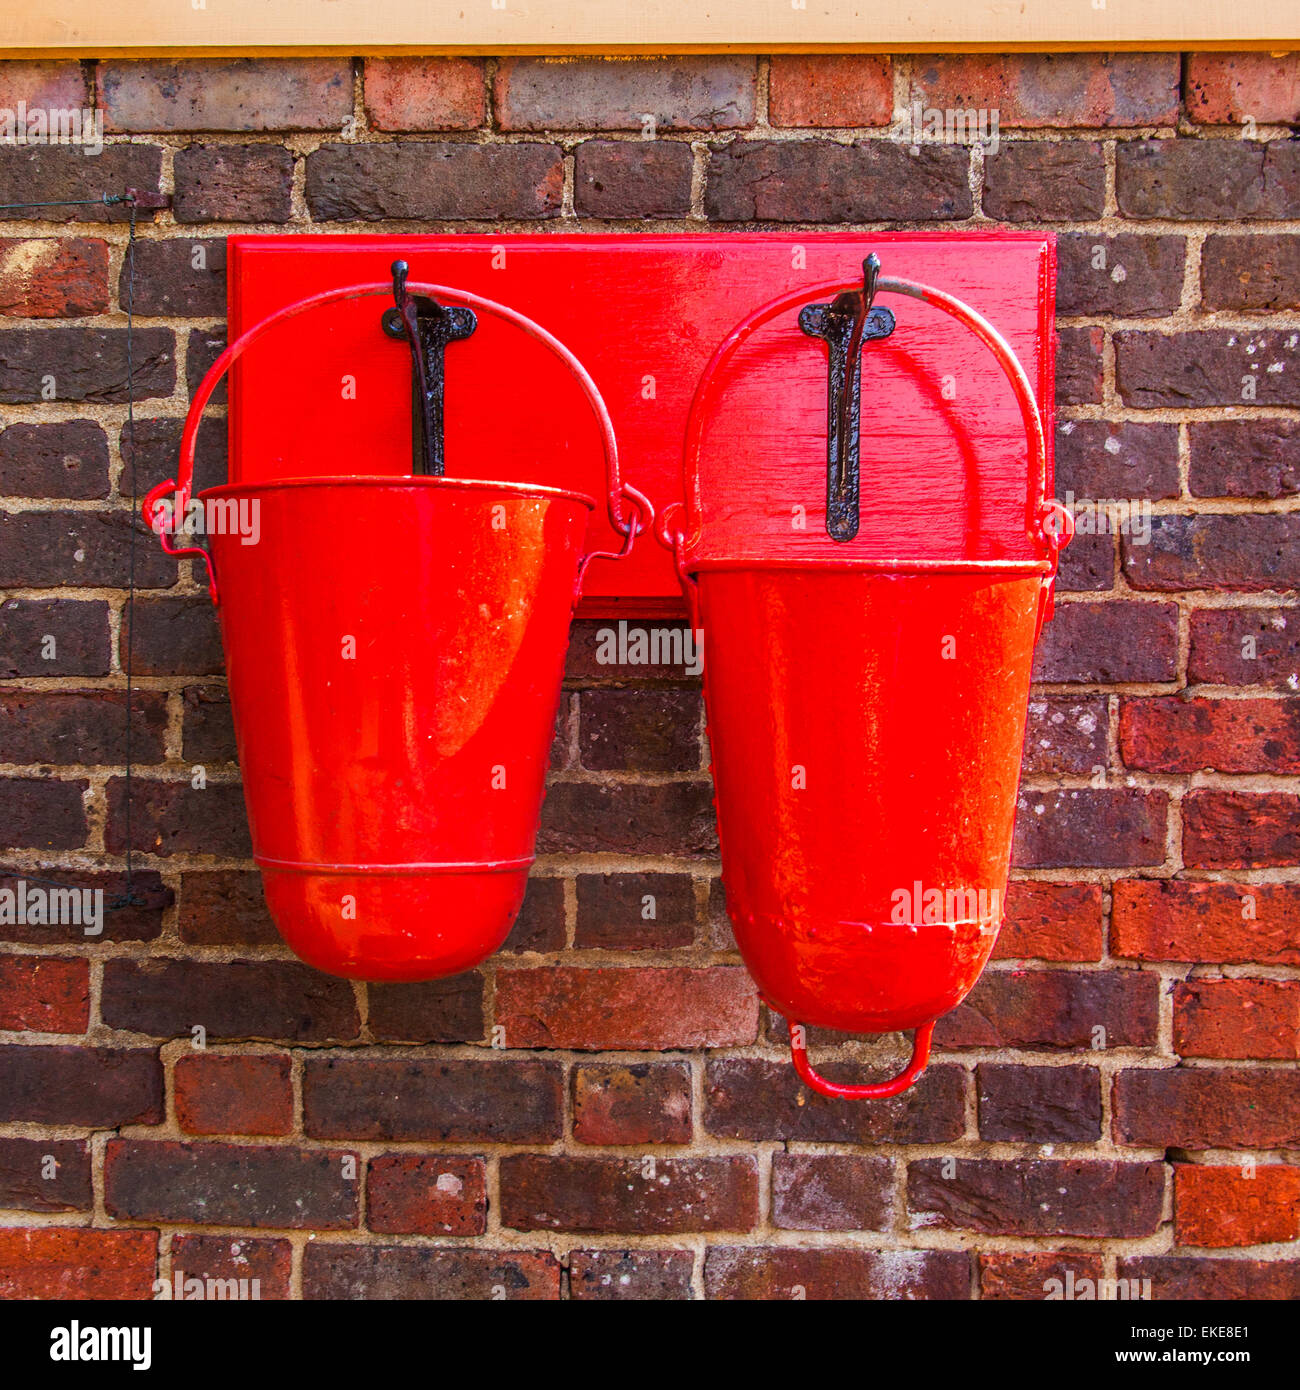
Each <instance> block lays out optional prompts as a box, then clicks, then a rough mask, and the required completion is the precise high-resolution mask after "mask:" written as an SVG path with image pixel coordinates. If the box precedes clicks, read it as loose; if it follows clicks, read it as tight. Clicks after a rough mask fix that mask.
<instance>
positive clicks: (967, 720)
mask: <svg viewBox="0 0 1300 1390" xmlns="http://www.w3.org/2000/svg"><path fill="white" fill-rule="evenodd" d="M853 288H854V287H853V286H849V285H844V284H840V283H832V284H822V285H818V286H815V287H812V288H811V289H807V290H802V291H796V292H793V293H790V294H786V295H783V296H781V297H780V298H779V299H776V300H773V301H772V302H770V303H769V304H767V305H764V306H763V307H762V308H761V309H759V310H757V311H756V312H755V313H754V314H753V315H752V316H751V317H750V318H748V319H747V320H745V321H744V322H743V323H741V324H740V325H738V326H737V327H736V328H735V329H734V330H733V331H732V332H731V334H730V335H729V336H728V337H727V338H726V339H725V340H724V341H723V343H722V344H721V346H720V347H719V349H718V351H717V352H716V353H715V354H714V357H713V359H712V361H711V362H710V363H709V366H708V368H707V369H706V371H705V373H704V375H703V377H702V378H701V380H700V383H699V387H698V390H697V392H696V395H695V399H694V402H693V405H692V410H691V415H690V421H689V424H688V426H687V434H686V446H685V458H684V473H685V495H686V502H685V504H684V506H682V505H680V504H679V505H677V506H674V507H671V508H669V509H667V511H665V512H664V513H663V515H662V517H661V523H660V533H659V534H660V539H661V540H662V541H664V543H666V544H668V545H670V546H672V547H673V549H674V550H675V553H676V557H677V564H678V570H679V574H680V576H681V579H682V584H683V587H684V589H685V591H686V594H687V598H688V602H689V603H690V606H691V610H692V621H693V622H694V624H695V625H696V626H697V627H698V628H702V629H703V632H704V636H705V643H706V647H705V663H704V691H705V702H706V708H707V718H708V732H709V742H710V746H711V751H712V770H713V779H714V784H715V790H716V799H715V804H716V808H717V816H718V827H719V836H720V841H721V854H722V877H723V884H724V886H725V889H726V899H727V910H728V913H729V916H730V918H731V922H732V925H733V928H734V931H735V937H736V941H737V943H738V945H739V947H740V951H741V954H742V955H743V957H744V960H745V963H746V965H747V966H748V968H749V970H750V973H751V974H752V975H753V977H754V979H755V981H756V982H757V984H758V987H759V990H760V993H761V994H762V996H763V998H764V999H765V1000H766V1001H767V1003H768V1004H769V1005H770V1006H771V1007H772V1008H774V1009H775V1010H777V1011H779V1012H780V1013H781V1014H782V1015H784V1017H785V1018H786V1019H787V1020H788V1022H789V1024H790V1035H791V1047H792V1051H793V1057H794V1062H795V1065H796V1067H797V1069H798V1071H799V1074H800V1076H801V1077H802V1078H803V1079H804V1080H805V1081H806V1082H807V1083H808V1084H809V1085H810V1086H811V1087H813V1089H815V1090H817V1091H819V1092H820V1093H822V1094H824V1095H828V1096H843V1097H856V1098H870V1097H881V1096H889V1095H895V1094H897V1093H898V1092H899V1091H902V1090H904V1089H906V1088H907V1087H908V1086H910V1085H911V1084H912V1083H913V1082H914V1081H915V1080H916V1078H917V1077H918V1076H919V1075H920V1073H921V1071H922V1069H923V1068H924V1066H925V1064H926V1061H927V1059H928V1055H929V1047H930V1037H931V1034H932V1032H933V1029H934V1024H935V1020H936V1019H937V1018H938V1017H939V1016H940V1015H942V1014H944V1013H946V1012H947V1011H948V1010H950V1009H952V1008H953V1007H954V1006H955V1005H956V1004H958V1003H959V1002H960V1001H961V1000H962V999H963V998H964V997H965V995H966V993H967V992H968V991H969V990H970V988H971V986H972V985H973V984H974V982H975V980H976V978H977V977H978V975H979V973H980V971H981V970H982V969H983V967H984V964H985V962H986V961H987V960H988V957H989V953H990V951H991V950H992V947H993V943H994V940H995V938H996V936H997V932H998V928H999V926H1000V923H1001V920H1002V900H1003V896H1004V894H1005V890H1006V883H1007V874H1008V867H1009V862H1010V852H1011V836H1012V826H1013V821H1014V815H1015V802H1016V791H1017V785H1018V781H1019V773H1020V756H1021V744H1022V741H1023V738H1024V730H1025V719H1026V712H1027V706H1028V697H1029V684H1030V667H1031V663H1032V659H1033V652H1034V644H1035V641H1036V639H1037V636H1038V633H1039V630H1040V628H1041V625H1042V622H1043V621H1044V619H1045V618H1046V617H1048V616H1050V613H1051V602H1052V584H1053V580H1054V577H1055V573H1056V565H1057V555H1058V552H1059V550H1060V548H1061V546H1062V544H1064V543H1065V542H1066V541H1067V540H1068V534H1069V530H1070V522H1069V517H1068V515H1067V514H1065V513H1064V511H1063V509H1062V508H1061V507H1060V505H1059V504H1058V503H1056V502H1054V501H1050V500H1048V499H1047V498H1046V496H1045V491H1046V476H1047V454H1046V442H1045V438H1044V431H1043V423H1042V419H1041V416H1040V414H1039V411H1038V407H1037V404H1036V403H1035V400H1034V393H1033V389H1032V387H1031V386H1030V383H1029V380H1028V378H1027V376H1026V374H1025V371H1024V369H1023V367H1022V366H1021V365H1020V363H1019V361H1018V360H1017V359H1016V357H1015V355H1014V353H1013V352H1012V350H1011V348H1010V347H1009V346H1008V345H1007V344H1006V342H1005V341H1004V340H1003V339H1002V338H1001V336H1000V335H999V334H998V333H997V331H996V330H995V329H994V328H993V327H992V326H991V325H990V324H989V323H987V322H986V321H985V320H984V319H983V318H981V317H980V316H979V315H978V314H977V313H975V311H974V310H973V309H970V308H969V307H968V306H967V305H965V304H963V303H961V302H960V301H959V300H957V299H954V298H953V297H952V296H950V295H947V294H945V293H943V292H941V291H939V290H934V289H930V288H928V287H926V286H923V285H918V284H914V283H912V282H910V281H906V280H899V279H880V280H879V281H878V282H876V283H875V284H874V287H873V288H874V291H875V292H879V293H885V294H896V295H905V296H911V297H913V298H915V299H919V300H922V301H924V302H925V303H926V304H929V305H931V306H933V307H935V308H937V309H939V310H941V311H944V312H946V313H947V314H950V315H953V316H955V317H956V318H957V319H958V320H959V321H960V322H961V323H963V324H965V325H966V326H967V327H968V328H969V329H970V330H971V331H972V332H973V333H975V334H976V336H977V337H978V338H979V339H980V340H981V341H982V342H983V343H984V344H985V345H986V346H987V347H988V348H989V349H990V350H991V351H992V352H993V354H994V356H995V357H996V359H997V361H998V363H999V365H1000V366H1001V368H1002V371H1003V373H1004V374H1005V377H1006V379H1007V380H1008V381H1009V382H1010V384H1011V387H1012V389H1013V391H1014V392H1015V395H1016V399H1017V401H1018V403H1019V407H1020V413H1021V416H1022V418H1023V421H1024V425H1025V429H1026V432H1027V434H1028V438H1029V467H1028V495H1027V497H1026V499H1025V513H1024V515H1025V526H1026V535H1027V539H1028V542H1029V546H1030V549H1031V551H1032V553H1031V554H1029V555H1028V556H1027V557H1026V558H1021V559H1003V560H990V559H984V558H976V555H977V553H978V549H979V547H978V546H977V545H976V543H975V538H974V537H973V536H970V537H968V538H967V541H966V543H964V544H963V545H961V546H959V547H956V548H954V553H952V554H951V555H950V556H947V557H938V558H936V557H934V556H927V557H925V558H919V557H916V556H911V555H908V554H907V553H901V554H897V555H894V556H891V557H889V558H881V556H880V555H879V554H878V553H876V554H864V553H863V548H862V547H861V546H860V544H856V543H855V542H854V541H853V540H852V539H850V540H849V541H848V542H847V543H845V544H843V545H842V546H840V547H839V548H838V549H837V551H836V553H835V555H834V556H833V557H831V558H827V556H826V554H825V547H824V546H823V547H821V548H820V551H819V553H817V554H815V555H814V554H811V553H805V551H806V550H808V549H809V547H808V542H807V540H806V539H805V537H807V536H810V535H811V534H812V532H811V530H809V531H805V532H802V533H801V532H800V531H798V530H791V531H790V534H789V538H788V539H787V540H782V542H781V543H780V544H779V545H778V544H772V543H770V542H764V541H763V540H762V539H761V538H760V539H758V540H755V539H753V537H748V538H747V537H746V535H745V528H744V525H743V520H738V518H740V519H743V516H744V514H745V508H746V507H761V506H763V505H764V503H763V502H762V501H761V500H760V501H758V502H755V501H753V500H752V499H750V498H747V497H746V496H745V495H744V492H743V489H744V488H745V487H746V486H747V485H752V484H751V483H750V480H751V479H752V477H753V475H754V473H755V470H753V469H747V468H746V467H745V461H744V460H743V459H736V458H734V457H733V458H729V459H728V460H727V466H726V467H725V468H721V469H719V470H718V471H717V472H716V474H713V475H711V479H712V481H706V482H705V483H702V480H701V467H700V460H701V444H702V439H703V434H704V427H705V423H706V421H707V419H708V418H709V416H710V413H711V412H712V411H713V410H714V408H715V405H716V402H717V398H718V393H719V382H720V381H721V380H722V379H723V376H722V374H723V371H724V369H725V368H726V367H727V366H728V365H729V364H730V363H731V361H732V359H733V357H734V356H735V354H736V352H737V351H738V350H739V348H740V347H741V346H742V344H744V343H745V342H746V340H747V339H749V338H750V336H751V335H753V334H754V333H755V332H757V330H758V329H760V328H761V327H763V326H764V325H765V324H767V323H769V322H771V321H772V320H773V319H775V318H777V317H778V316H780V315H783V314H787V313H788V312H789V311H791V310H792V309H794V308H797V307H798V306H799V305H801V304H804V303H806V302H808V301H810V300H811V299H813V298H815V297H817V296H819V295H826V294H841V293H847V292H849V291H851V290H852V289H853ZM868 303H869V301H868ZM889 324H890V328H889V330H888V331H892V317H891V318H890V319H889ZM805 331H807V330H805ZM856 346H857V348H858V350H859V351H860V349H861V343H860V342H858V343H857V344H856ZM850 360H851V359H850ZM856 423H857V422H856V417H855V419H854V426H855V428H856ZM719 479H720V480H722V481H721V482H719V481H718V480H719ZM730 480H734V487H735V488H736V489H737V490H736V492H735V493H734V495H733V494H732V493H730V492H729V491H728V490H727V489H729V488H731V487H732V486H733V483H732V482H731V481H730ZM863 486H864V487H869V486H870V475H869V472H867V471H866V470H864V474H863ZM712 488H721V489H722V495H721V496H719V495H717V494H716V493H715V495H713V496H712V497H710V496H707V495H706V490H708V489H712ZM770 511H771V509H770V508H769V513H770ZM754 515H758V513H757V512H755V513H754ZM830 516H831V502H830V498H829V494H828V503H827V517H828V526H827V529H828V531H829V529H830V521H829V518H830ZM851 529H852V530H853V532H854V534H856V518H855V522H854V525H853V527H852V528H851ZM837 539H838V538H837ZM954 658H956V659H954ZM808 1025H816V1026H818V1027H824V1028H830V1029H837V1030H842V1031H845V1032H851V1033H860V1032H870V1033H879V1032H892V1031H895V1030H902V1029H914V1030H915V1037H914V1044H913V1054H912V1058H911V1061H910V1063H909V1064H908V1066H907V1067H906V1069H905V1070H904V1071H903V1072H902V1073H901V1074H900V1075H898V1076H896V1077H894V1078H892V1079H891V1080H889V1081H885V1082H881V1083H878V1084H864V1085H840V1084H837V1083H835V1082H832V1081H829V1080H827V1079H826V1078H824V1077H822V1076H821V1075H820V1074H819V1073H817V1072H816V1071H815V1070H814V1069H813V1066H812V1064H811V1062H810V1061H809V1059H808V1055H807V1042H806V1037H805V1030H806V1027H807V1026H808Z"/></svg>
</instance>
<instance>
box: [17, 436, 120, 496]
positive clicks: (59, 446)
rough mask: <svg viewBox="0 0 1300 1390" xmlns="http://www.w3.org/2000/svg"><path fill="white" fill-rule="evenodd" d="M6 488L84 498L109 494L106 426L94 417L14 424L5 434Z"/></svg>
mask: <svg viewBox="0 0 1300 1390" xmlns="http://www.w3.org/2000/svg"><path fill="white" fill-rule="evenodd" d="M0 493H3V494H4V495H5V496H7V497H58V498H64V497H75V498H78V499H83V500H88V499H91V498H102V497H107V496H108V493H109V476H108V440H107V439H106V438H105V437H104V431H103V430H102V429H101V428H100V427H99V426H98V425H97V424H96V423H95V421H93V420H67V421H64V422H63V423H61V424H50V425H23V424H18V425H10V426H9V428H8V429H6V430H4V431H3V433H0Z"/></svg>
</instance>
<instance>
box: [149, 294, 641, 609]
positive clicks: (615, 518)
mask: <svg viewBox="0 0 1300 1390" xmlns="http://www.w3.org/2000/svg"><path fill="white" fill-rule="evenodd" d="M406 288H407V290H408V291H409V292H410V293H411V294H423V295H433V296H437V297H438V298H440V299H447V300H450V301H451V302H453V303H456V304H463V305H465V306H466V307H468V308H471V309H477V310H480V311H481V312H483V313H486V314H491V315H493V316H494V317H496V318H499V319H503V320H504V321H505V322H506V323H510V324H513V325H514V326H515V327H516V328H518V329H521V330H522V331H523V332H524V333H526V334H527V335H528V336H529V337H530V338H533V339H535V340H536V341H537V342H539V343H541V344H542V345H543V346H544V347H546V348H548V349H549V350H550V351H551V352H552V353H553V354H554V355H555V356H556V357H558V358H559V359H560V361H561V362H563V363H564V365H565V366H566V367H567V368H568V369H569V371H570V372H571V373H572V374H573V376H574V377H575V378H576V379H577V382H578V385H579V386H580V387H581V388H582V393H583V395H584V396H585V397H586V400H587V404H588V405H589V406H590V407H591V410H592V414H594V415H595V417H596V421H597V423H598V425H599V426H600V438H601V447H602V450H603V453H604V459H605V476H606V494H605V504H606V507H607V510H608V512H609V520H610V524H611V525H612V526H613V528H614V530H615V531H617V532H618V533H619V534H620V535H621V536H622V537H623V544H622V546H621V548H620V549H619V550H617V551H594V552H592V553H590V554H588V555H586V556H584V557H583V560H582V563H581V565H580V566H579V569H578V582H577V585H576V588H575V593H574V600H575V602H576V601H577V597H578V594H580V593H581V590H582V581H583V578H584V577H585V575H586V571H587V566H588V564H589V563H590V562H591V561H592V560H596V559H605V558H609V559H621V558H622V557H623V556H625V555H627V554H628V553H629V552H630V551H631V549H632V545H633V542H634V540H635V537H636V536H637V535H638V534H640V533H641V532H642V531H647V530H649V529H651V527H652V526H653V524H654V507H653V506H652V505H651V503H650V499H649V498H648V497H646V495H645V494H644V493H643V492H641V491H640V490H639V489H638V488H635V487H633V486H632V484H631V483H629V482H627V481H626V480H624V479H622V478H620V476H619V462H618V440H617V439H616V438H615V435H614V424H613V421H612V420H611V419H610V417H609V409H608V408H607V406H606V405H605V401H604V398H603V397H602V396H601V394H600V391H599V390H598V389H597V387H596V383H595V382H594V381H593V380H592V379H591V374H590V373H589V372H588V371H587V369H586V368H585V367H584V366H583V365H582V363H581V362H580V361H579V360H578V359H577V357H575V356H574V354H573V353H572V352H571V351H570V350H569V349H568V348H567V347H565V345H564V344H563V343H562V342H560V340H559V339H558V338H556V337H555V336H554V335H553V334H551V333H549V332H548V331H547V330H546V329H545V328H543V327H542V326H541V324H539V323H535V322H534V321H533V320H532V319H530V318H528V317H527V315H525V314H521V313H520V312H519V311H518V310H517V309H511V308H510V307H509V306H508V305H505V304H498V303H497V302H496V301H495V300H491V299H485V298H483V297H482V296H481V295H477V294H471V293H470V291H468V290H461V289H456V288H454V287H452V286H450V285H435V284H430V283H424V282H420V283H410V284H408V285H407V287H406ZM392 292H393V286H392V283H391V281H387V280H384V281H371V282H367V283H365V284H357V285H345V286H340V287H339V288H337V289H332V290H322V291H321V292H320V293H319V294H313V295H308V296H307V297H306V298H304V299H299V300H295V301H294V302H293V303H292V304H287V305H285V306H284V308H282V309H277V310H276V312H275V313H273V314H269V315H268V316H267V317H266V318H264V319H262V320H261V321H260V322H258V323H255V324H254V325H253V326H252V327H251V328H249V329H248V330H247V331H245V332H244V333H242V334H241V335H240V336H239V337H238V338H236V339H235V341H234V342H233V343H231V344H230V345H229V346H228V347H227V348H226V349H225V350H224V351H223V352H222V354H221V355H220V356H219V357H218V358H217V360H216V361H215V362H213V364H212V366H211V367H210V368H209V369H208V371H207V374H206V375H205V376H204V378H203V380H202V381H201V382H200V383H199V386H198V389H197V390H196V391H195V392H194V397H193V399H192V400H191V402H190V408H189V412H188V414H187V415H186V416H185V428H184V430H183V432H182V434H181V450H180V473H179V481H178V480H177V479H173V478H169V479H167V480H166V481H165V482H162V483H159V484H158V485H157V486H156V487H153V488H151V489H150V490H149V492H148V493H147V494H146V495H145V498H144V502H143V504H142V507H141V511H142V512H143V515H144V520H145V524H146V525H147V526H148V527H149V528H150V530H152V531H153V532H154V533H155V534H156V535H157V536H158V538H159V540H160V542H161V543H162V547H163V549H164V550H165V551H167V553H168V554H169V555H181V556H184V555H194V556H198V557H200V558H202V559H203V561H204V563H205V564H206V565H207V569H208V592H209V594H210V595H211V597H212V601H213V603H214V604H215V603H216V602H217V601H218V597H217V581H216V574H215V572H214V570H213V568H212V557H211V556H210V555H209V554H208V552H207V551H206V550H203V549H200V548H198V547H194V546H190V547H184V548H177V547H173V546H172V544H171V542H170V537H169V533H170V532H173V531H174V530H175V527H176V519H177V518H180V519H182V520H183V518H184V516H185V513H186V511H187V509H188V507H189V503H190V497H191V494H192V491H193V484H194V450H195V445H196V443H197V440H198V432H199V422H200V420H201V419H202V416H203V411H204V409H205V408H206V406H207V404H208V402H209V400H211V398H212V393H213V392H214V391H215V390H216V389H217V386H218V384H219V383H220V381H221V378H222V377H223V376H225V374H226V372H227V371H228V370H229V369H230V367H231V366H232V364H233V363H234V362H236V361H237V360H238V359H239V358H240V357H242V356H243V354H244V353H245V352H246V351H247V349H248V348H250V347H251V346H252V345H253V344H254V343H255V342H256V341H257V340H258V339H259V338H260V337H262V335H263V334H264V333H267V332H269V331H270V330H271V329H272V328H275V327H277V326H278V325H279V324H281V323H284V322H285V321H286V320H288V319H291V318H296V317H297V316H298V315H299V314H305V313H308V312H309V311H310V310H312V309H317V308H320V307H321V306H322V305H325V304H335V303H339V302H341V301H343V300H347V299H364V298H367V297H369V296H371V295H379V294H385V295H391V294H392ZM168 493H172V494H174V498H173V503H172V506H171V511H170V516H168V515H167V503H166V500H165V499H166V497H167V494H168Z"/></svg>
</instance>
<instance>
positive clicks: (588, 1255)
mask: <svg viewBox="0 0 1300 1390" xmlns="http://www.w3.org/2000/svg"><path fill="white" fill-rule="evenodd" d="M694 1269H695V1255H694V1252H692V1251H690V1250H571V1251H570V1252H569V1297H570V1298H572V1299H576V1300H598V1301H600V1302H605V1303H612V1302H614V1301H616V1300H635V1301H650V1300H653V1301H654V1302H663V1301H665V1300H689V1299H691V1298H693V1297H694V1296H695V1295H694V1291H693V1289H692V1287H691V1275H692V1273H693V1271H694Z"/></svg>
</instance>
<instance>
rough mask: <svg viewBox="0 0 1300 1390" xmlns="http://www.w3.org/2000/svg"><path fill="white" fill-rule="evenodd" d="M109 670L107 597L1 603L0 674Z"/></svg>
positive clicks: (88, 673)
mask: <svg viewBox="0 0 1300 1390" xmlns="http://www.w3.org/2000/svg"><path fill="white" fill-rule="evenodd" d="M51 641H52V645H51ZM47 653H48V655H47ZM108 670H109V631H108V604H107V603H105V602H103V601H102V600H101V599H92V600H89V601H85V602H83V601H81V600H79V599H66V598H48V599H47V598H43V599H21V598H11V599H8V600H6V601H5V602H4V603H0V678H3V679H5V680H13V679H14V678H15V677H18V676H106V675H107V674H108Z"/></svg>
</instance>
